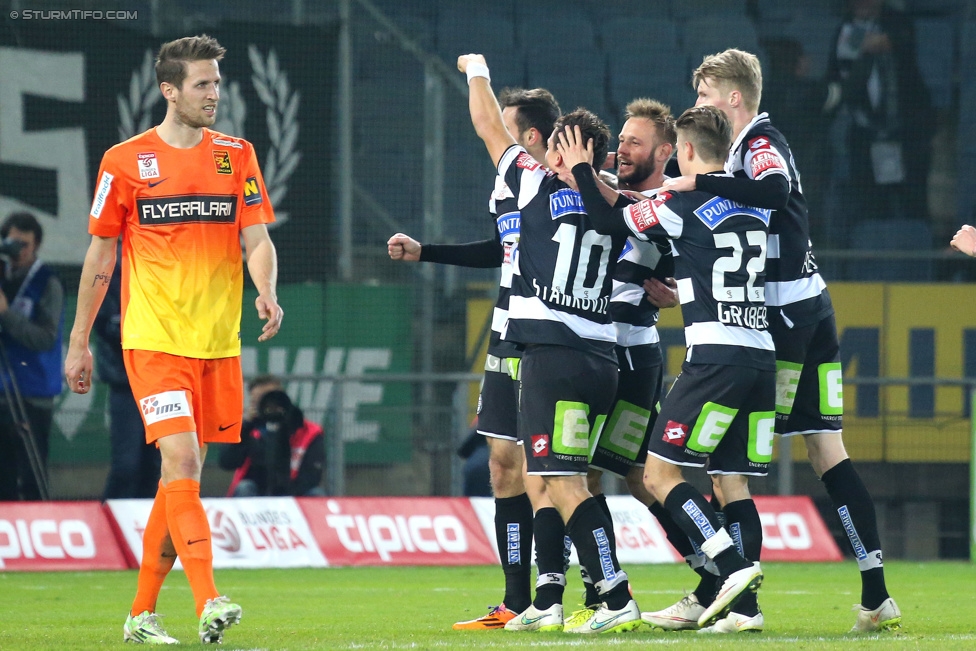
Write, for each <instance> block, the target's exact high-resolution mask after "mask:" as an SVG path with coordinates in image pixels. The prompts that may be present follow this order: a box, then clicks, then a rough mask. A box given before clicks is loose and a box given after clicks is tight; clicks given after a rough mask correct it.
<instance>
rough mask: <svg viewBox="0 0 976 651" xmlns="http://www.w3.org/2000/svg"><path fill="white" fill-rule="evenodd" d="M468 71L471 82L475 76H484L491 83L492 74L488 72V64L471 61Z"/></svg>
mask: <svg viewBox="0 0 976 651" xmlns="http://www.w3.org/2000/svg"><path fill="white" fill-rule="evenodd" d="M467 73H468V83H469V84H470V83H471V80H472V79H474V78H475V77H484V78H485V79H487V80H488V82H489V83H490V82H491V75H489V74H488V66H486V65H485V64H483V63H469V64H468V68H467Z"/></svg>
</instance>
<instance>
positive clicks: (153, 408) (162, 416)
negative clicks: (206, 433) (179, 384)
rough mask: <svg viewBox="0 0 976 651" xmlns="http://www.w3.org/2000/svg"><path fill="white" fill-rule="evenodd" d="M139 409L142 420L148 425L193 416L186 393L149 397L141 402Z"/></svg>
mask: <svg viewBox="0 0 976 651" xmlns="http://www.w3.org/2000/svg"><path fill="white" fill-rule="evenodd" d="M139 407H140V408H141V409H142V418H143V419H144V420H145V421H146V425H152V424H153V423H158V422H159V421H161V420H168V419H170V418H179V417H180V416H190V415H191V413H190V403H189V401H187V399H186V391H164V392H162V393H157V394H156V395H153V396H148V397H146V398H143V399H141V400H140V401H139Z"/></svg>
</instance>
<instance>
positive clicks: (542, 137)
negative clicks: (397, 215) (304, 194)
mask: <svg viewBox="0 0 976 651" xmlns="http://www.w3.org/2000/svg"><path fill="white" fill-rule="evenodd" d="M498 102H499V104H500V105H501V107H502V119H503V121H504V123H505V127H506V128H507V129H508V132H509V134H511V136H512V137H513V138H515V140H516V142H518V143H519V145H521V146H522V147H524V148H525V149H526V151H528V152H529V153H530V154H532V155H533V156H534V157H537V158H543V157H544V156H545V152H546V143H547V142H548V140H549V136H550V135H552V126H553V124H554V123H555V122H556V119H557V118H558V117H559V114H560V110H559V104H558V103H557V102H556V99H555V98H554V97H553V96H552V93H550V92H549V91H547V90H546V89H544V88H533V89H529V90H526V89H523V88H504V89H502V91H501V92H500V93H499V94H498ZM488 209H489V212H490V213H491V217H492V221H493V222H494V224H495V237H493V238H491V239H488V240H483V241H480V242H471V243H467V244H423V245H421V244H420V242H418V241H417V240H414V239H412V238H410V237H408V236H407V235H404V234H403V233H397V234H396V235H394V236H393V237H391V238H390V239H389V241H388V242H387V249H388V252H389V255H390V257H391V258H392V259H394V260H404V261H408V262H416V261H421V262H436V263H442V264H453V265H458V266H465V267H480V268H492V267H501V270H502V271H501V279H500V282H499V288H498V300H497V301H496V302H495V308H494V311H493V313H492V317H491V335H490V339H489V341H488V356H487V358H486V359H485V377H484V381H483V383H482V387H481V395H480V396H479V399H478V432H479V433H480V434H482V435H484V436H485V437H486V438H487V440H488V445H489V455H490V456H489V461H488V463H489V468H490V477H491V488H492V494H493V495H494V497H495V542H496V545H497V549H498V556H499V558H500V559H501V565H502V571H503V572H504V575H505V598H504V600H503V601H502V603H501V604H500V605H499V606H495V607H492V608H491V609H490V610H489V612H488V614H487V615H484V616H482V617H478V618H476V619H473V620H469V621H463V622H457V623H456V624H454V629H455V630H480V629H496V628H503V627H504V626H505V624H506V623H507V622H508V621H510V620H511V619H513V618H514V617H515V616H516V615H517V614H518V613H520V612H522V611H524V610H525V609H527V608H528V607H529V604H530V603H531V602H532V593H531V589H530V582H531V578H532V562H531V558H532V537H533V529H534V527H533V519H535V518H541V519H542V520H543V524H545V521H546V519H547V518H548V519H551V516H550V515H549V514H548V513H547V512H546V511H545V510H542V511H541V514H540V513H539V512H536V513H535V514H533V508H532V503H531V502H530V500H529V496H528V495H527V494H526V485H525V482H524V481H523V478H522V466H523V461H524V458H525V455H524V454H523V453H522V449H521V448H520V447H519V446H518V445H517V442H518V430H517V418H518V365H519V360H520V358H521V357H522V346H521V345H519V344H517V343H514V342H511V341H506V340H504V339H502V332H503V331H504V329H505V327H506V325H507V322H508V301H509V294H510V293H511V288H512V270H513V268H514V262H515V251H516V248H517V246H518V239H519V222H520V215H519V207H518V201H517V200H516V198H515V195H514V194H512V191H511V190H510V189H509V188H508V186H507V185H506V184H505V180H504V179H503V178H502V177H500V176H496V177H495V189H494V191H493V192H492V195H491V199H490V200H489V202H488ZM556 518H557V519H558V515H556ZM543 538H544V540H542V541H539V540H537V541H536V547H537V548H539V549H540V550H544V551H542V553H541V554H540V555H539V557H540V563H542V566H543V567H545V565H546V560H547V559H548V558H549V557H551V556H554V557H556V558H557V559H558V564H559V568H560V572H561V571H562V569H561V568H562V560H561V559H562V554H563V537H562V535H558V536H556V535H554V536H552V538H553V540H552V541H550V542H546V541H545V538H546V536H545V534H543ZM550 547H554V549H553V550H551V552H550V550H549V549H548V548H550ZM546 569H552V568H546ZM540 574H542V575H546V574H549V572H547V571H543V570H541V569H540ZM560 596H561V595H560Z"/></svg>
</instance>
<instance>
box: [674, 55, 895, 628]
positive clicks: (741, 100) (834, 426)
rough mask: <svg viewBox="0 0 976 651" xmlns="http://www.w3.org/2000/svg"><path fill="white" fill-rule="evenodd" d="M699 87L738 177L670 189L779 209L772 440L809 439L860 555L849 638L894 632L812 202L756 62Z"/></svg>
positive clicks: (737, 61) (771, 287) (698, 74)
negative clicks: (721, 124)
mask: <svg viewBox="0 0 976 651" xmlns="http://www.w3.org/2000/svg"><path fill="white" fill-rule="evenodd" d="M693 83H694V85H695V88H696V90H697V92H698V100H697V105H699V106H701V105H709V106H715V107H718V108H720V109H721V110H722V111H724V112H725V113H726V114H727V115H728V116H729V119H730V120H731V121H732V124H733V139H734V141H733V145H732V147H731V150H730V152H729V155H728V159H727V160H726V163H725V170H726V171H727V172H729V173H732V174H734V178H724V177H723V178H719V177H714V176H709V177H705V176H701V175H696V176H682V177H680V178H677V179H672V180H671V181H669V182H668V183H666V186H669V187H670V188H671V189H673V190H679V191H687V190H694V189H696V188H697V189H699V190H706V191H708V192H714V193H717V194H719V195H721V196H723V197H728V198H730V199H733V200H735V201H740V202H744V203H747V204H749V205H753V206H759V207H762V208H769V209H773V216H772V221H771V223H770V229H769V250H768V258H769V264H768V267H769V272H768V278H767V280H768V282H767V285H766V302H767V304H768V305H769V308H770V314H769V317H770V328H769V330H770V333H771V334H772V337H773V342H774V343H775V344H776V396H777V399H776V433H777V434H779V435H781V436H796V435H802V436H803V437H804V442H805V443H806V448H807V454H808V455H809V457H810V463H811V464H812V466H813V469H814V471H815V472H816V473H817V476H818V477H820V480H821V481H822V482H823V483H824V487H825V488H826V489H827V493H828V494H829V495H830V498H831V500H832V501H833V503H834V507H835V508H836V509H837V513H838V514H839V515H840V519H841V523H842V524H843V526H844V531H845V533H846V534H847V536H848V539H849V541H850V543H851V547H852V549H853V550H854V555H855V557H856V558H857V564H858V568H859V569H860V573H861V603H860V606H859V608H858V612H857V621H856V622H855V625H854V628H853V631H854V632H867V633H870V632H875V631H879V630H885V629H891V628H897V627H898V626H899V625H900V622H901V611H900V610H899V608H898V605H897V604H896V603H895V601H894V599H892V598H891V597H890V595H889V594H888V590H887V586H886V584H885V578H884V565H883V562H882V553H881V540H880V537H879V535H878V524H877V518H876V516H875V511H874V503H873V502H872V500H871V495H870V493H869V492H868V489H867V487H866V486H865V485H864V482H862V481H861V478H860V476H859V475H858V473H857V470H855V468H854V465H853V464H852V463H851V460H850V458H849V457H848V455H847V451H846V450H845V449H844V440H843V438H842V435H841V431H842V423H843V407H844V405H843V376H842V373H841V365H840V346H839V344H838V340H837V325H836V323H835V321H834V308H833V304H832V303H831V301H830V294H829V293H828V291H827V286H826V283H824V281H823V278H821V276H820V273H819V271H818V269H817V263H816V259H815V258H814V255H813V244H812V243H811V241H810V224H809V215H808V213H807V204H806V200H805V199H804V197H803V189H802V187H801V185H800V174H799V172H798V171H797V169H796V164H795V163H794V160H793V154H792V152H791V151H790V147H789V145H788V144H787V142H786V139H785V138H784V137H783V134H781V133H780V132H779V131H778V130H777V129H776V128H775V127H774V126H773V125H772V124H771V122H770V120H769V116H768V115H767V114H766V113H761V114H760V113H759V102H760V98H761V95H762V69H761V68H760V65H759V60H758V59H757V58H756V56H755V55H753V54H750V53H748V52H743V51H741V50H736V49H730V50H726V51H724V52H721V53H719V54H715V55H712V56H708V57H705V59H704V61H703V62H702V64H701V65H700V66H699V67H698V68H697V69H696V70H695V72H694V76H693ZM743 479H744V478H743ZM725 510H726V516H727V517H729V514H728V509H727V508H726V509H725ZM729 520H730V521H731V520H732V518H731V517H729Z"/></svg>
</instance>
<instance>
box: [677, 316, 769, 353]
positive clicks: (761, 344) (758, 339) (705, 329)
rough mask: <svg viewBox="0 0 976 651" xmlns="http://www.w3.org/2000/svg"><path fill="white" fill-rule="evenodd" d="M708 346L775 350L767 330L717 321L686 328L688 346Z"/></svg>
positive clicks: (686, 343) (693, 324)
mask: <svg viewBox="0 0 976 651" xmlns="http://www.w3.org/2000/svg"><path fill="white" fill-rule="evenodd" d="M708 344H713V345H720V346H745V347H746V348H758V349H759V350H775V348H774V346H773V338H772V337H771V336H770V334H769V333H768V332H767V331H765V330H753V329H751V328H740V327H736V326H728V325H725V324H724V323H718V322H716V321H705V322H702V323H692V324H691V325H689V326H687V327H686V328H685V345H686V346H688V347H689V348H690V347H691V346H696V345H708Z"/></svg>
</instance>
